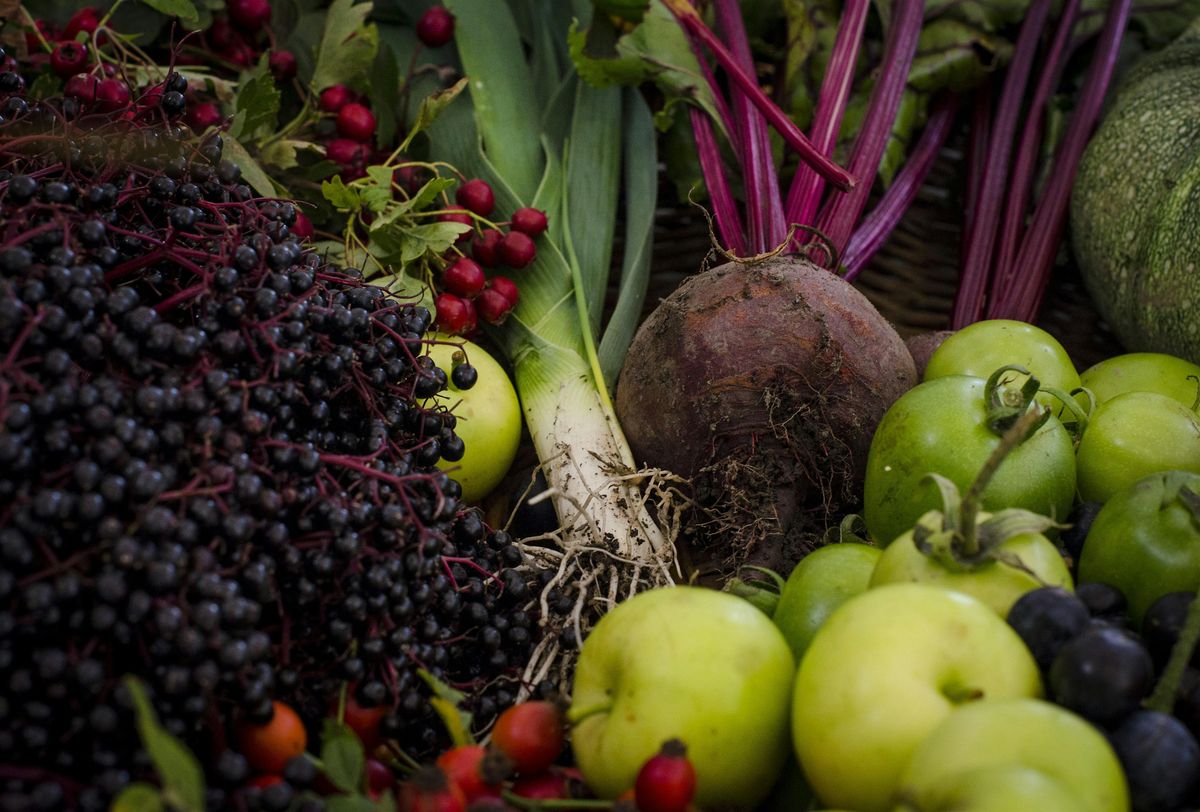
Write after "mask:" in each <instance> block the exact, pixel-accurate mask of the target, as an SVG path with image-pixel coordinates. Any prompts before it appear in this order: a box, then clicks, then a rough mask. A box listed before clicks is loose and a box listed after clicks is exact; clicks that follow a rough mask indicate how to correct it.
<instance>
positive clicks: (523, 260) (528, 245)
mask: <svg viewBox="0 0 1200 812" xmlns="http://www.w3.org/2000/svg"><path fill="white" fill-rule="evenodd" d="M535 257H537V246H535V245H534V244H533V238H532V237H530V236H529V235H528V234H524V233H522V232H520V231H510V232H508V233H507V234H505V235H504V239H503V240H501V241H500V261H501V262H503V263H504V264H505V265H507V266H509V267H510V268H524V267H525V266H526V265H528V264H529V263H531V262H533V260H534V258H535Z"/></svg>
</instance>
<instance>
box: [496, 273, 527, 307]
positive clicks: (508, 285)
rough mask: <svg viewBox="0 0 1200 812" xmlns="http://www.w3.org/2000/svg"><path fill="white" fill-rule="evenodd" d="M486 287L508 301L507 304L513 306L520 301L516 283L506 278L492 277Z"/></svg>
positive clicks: (519, 292)
mask: <svg viewBox="0 0 1200 812" xmlns="http://www.w3.org/2000/svg"><path fill="white" fill-rule="evenodd" d="M488 287H489V288H490V289H491V290H494V291H496V292H497V293H499V294H500V295H501V296H503V297H504V298H505V299H508V302H509V304H511V305H513V306H516V304H517V302H519V301H520V300H521V291H520V290H519V289H518V288H517V283H516V282H514V281H512V280H511V279H509V278H508V277H507V276H493V277H492V281H491V284H489V285H488Z"/></svg>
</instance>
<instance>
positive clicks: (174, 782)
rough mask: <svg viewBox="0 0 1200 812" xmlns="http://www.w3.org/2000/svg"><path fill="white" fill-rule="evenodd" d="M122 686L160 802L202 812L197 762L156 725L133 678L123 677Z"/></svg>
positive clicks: (149, 706) (146, 699)
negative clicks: (153, 772) (159, 789)
mask: <svg viewBox="0 0 1200 812" xmlns="http://www.w3.org/2000/svg"><path fill="white" fill-rule="evenodd" d="M125 686H126V688H127V689H128V690H129V694H130V696H131V697H132V699H133V706H134V712H135V713H136V714H137V728H138V734H139V735H140V736H141V739H142V745H143V746H144V747H145V748H146V752H147V753H148V754H149V755H150V760H151V761H153V762H154V769H155V770H156V771H157V772H158V777H159V780H160V781H162V785H163V796H164V799H165V800H167V801H168V802H169V803H171V804H173V805H175V806H177V807H180V808H181V809H183V810H185V811H186V812H204V808H205V804H204V773H203V772H202V771H201V769H200V762H198V761H197V760H196V757H195V756H194V755H192V753H191V751H189V750H188V749H187V748H186V747H184V746H183V745H182V744H181V743H180V742H179V740H178V739H176V738H175V737H174V736H172V735H171V734H170V733H168V732H167V731H166V730H165V729H164V728H163V727H162V726H161V725H159V724H158V719H157V717H155V715H154V708H152V707H151V705H150V700H149V699H148V698H147V697H146V691H145V689H144V688H143V687H142V684H141V683H140V682H138V681H137V680H136V679H135V678H133V677H126V678H125Z"/></svg>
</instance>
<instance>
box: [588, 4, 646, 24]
mask: <svg viewBox="0 0 1200 812" xmlns="http://www.w3.org/2000/svg"><path fill="white" fill-rule="evenodd" d="M592 1H593V2H594V3H595V5H596V11H598V12H600V13H601V14H607V15H609V16H611V17H618V18H620V19H622V20H624V21H625V22H629V23H640V22H641V21H642V18H643V17H645V16H646V12H647V10H649V8H650V0H592Z"/></svg>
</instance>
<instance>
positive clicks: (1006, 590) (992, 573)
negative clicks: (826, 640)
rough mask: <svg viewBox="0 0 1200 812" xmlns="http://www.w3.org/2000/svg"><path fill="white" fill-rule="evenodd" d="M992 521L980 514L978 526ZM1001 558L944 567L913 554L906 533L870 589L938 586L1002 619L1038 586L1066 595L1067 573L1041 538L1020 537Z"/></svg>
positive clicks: (885, 558) (882, 558) (1038, 535)
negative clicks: (968, 597) (913, 584)
mask: <svg viewBox="0 0 1200 812" xmlns="http://www.w3.org/2000/svg"><path fill="white" fill-rule="evenodd" d="M988 518H990V515H989V514H987V513H983V512H981V513H979V514H978V517H977V522H976V524H977V525H978V524H982V523H984V522H985V521H986V520H987V519H988ZM998 549H999V551H1000V552H1001V556H1002V557H1001V558H1000V559H999V560H995V561H988V562H986V563H983V564H979V565H975V566H974V567H973V568H971V569H960V568H951V567H947V566H946V565H945V564H943V563H942V562H940V561H938V560H937V559H935V558H933V557H931V556H928V555H925V554H924V553H922V552H921V551H920V550H919V549H917V545H916V542H915V541H914V540H913V533H912V531H911V530H910V531H909V532H907V533H905V534H904V535H903V536H901V537H900V538H898V539H896V540H895V541H894V542H892V543H891V544H890V545H888V547H887V549H886V550H884V551H883V555H882V556H880V558H879V563H878V564H877V565H876V566H875V570H874V572H872V573H871V586H872V587H877V586H882V585H883V584H895V583H904V582H907V581H915V582H920V583H936V584H940V585H942V586H945V587H948V588H949V589H956V590H958V591H960V592H966V593H967V594H968V595H971V596H973V597H975V598H978V599H979V600H981V601H983V602H984V603H986V604H987V605H988V606H990V607H992V609H993V610H995V611H996V613H997V614H999V615H1000V617H1002V618H1006V617H1008V610H1009V609H1011V608H1012V605H1013V604H1014V603H1016V602H1017V598H1019V597H1021V596H1022V595H1024V594H1025V593H1026V592H1028V591H1030V590H1031V589H1037V588H1038V587H1042V586H1061V587H1063V588H1064V589H1068V590H1070V589H1071V588H1072V584H1071V572H1070V570H1069V569H1067V564H1066V562H1065V561H1064V560H1063V557H1062V555H1061V554H1059V552H1058V549H1057V548H1056V547H1055V546H1054V544H1052V543H1051V542H1050V540H1049V539H1047V538H1046V537H1045V536H1043V535H1042V534H1041V533H1018V534H1017V535H1015V536H1013V537H1012V538H1010V539H1008V540H1007V541H1005V542H1003V543H1002V544H1000V546H999V548H998Z"/></svg>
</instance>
